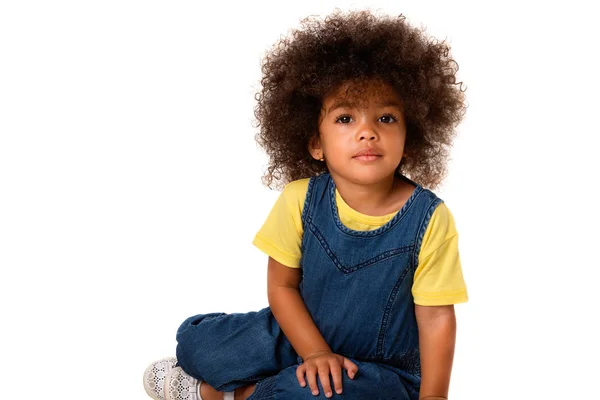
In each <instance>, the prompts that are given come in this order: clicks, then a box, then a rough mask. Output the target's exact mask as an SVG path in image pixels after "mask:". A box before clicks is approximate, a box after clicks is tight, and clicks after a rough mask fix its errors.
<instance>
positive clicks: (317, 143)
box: [308, 134, 323, 160]
mask: <svg viewBox="0 0 600 400" xmlns="http://www.w3.org/2000/svg"><path fill="white" fill-rule="evenodd" d="M308 151H309V152H310V155H311V156H312V158H314V159H315V160H321V159H322V158H323V150H322V149H321V139H320V138H319V135H318V134H314V135H313V136H312V137H311V138H310V139H309V141H308Z"/></svg>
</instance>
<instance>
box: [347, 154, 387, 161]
mask: <svg viewBox="0 0 600 400" xmlns="http://www.w3.org/2000/svg"><path fill="white" fill-rule="evenodd" d="M352 158H353V159H355V160H359V161H375V160H378V159H380V158H381V156H380V155H377V154H367V155H363V156H354V157H352Z"/></svg>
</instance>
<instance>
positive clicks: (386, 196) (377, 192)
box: [331, 174, 397, 216]
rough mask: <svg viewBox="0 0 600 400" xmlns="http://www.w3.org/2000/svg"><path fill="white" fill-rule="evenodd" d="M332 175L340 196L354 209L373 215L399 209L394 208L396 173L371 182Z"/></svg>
mask: <svg viewBox="0 0 600 400" xmlns="http://www.w3.org/2000/svg"><path fill="white" fill-rule="evenodd" d="M331 176H332V178H333V181H334V182H335V186H336V188H337V190H338V192H339V194H340V196H342V198H343V199H344V201H345V202H346V204H348V206H350V207H351V208H352V209H354V210H356V211H358V212H360V213H362V214H366V215H373V216H378V215H386V214H389V213H392V212H394V211H397V210H395V209H394V204H395V203H396V201H395V200H396V197H397V196H396V193H397V190H396V189H397V188H396V180H397V179H396V178H395V176H394V174H392V175H390V176H387V177H385V178H384V179H382V180H380V181H377V182H371V183H360V182H353V181H351V180H348V179H346V178H343V177H341V176H336V175H334V174H331Z"/></svg>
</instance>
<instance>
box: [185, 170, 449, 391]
mask: <svg viewBox="0 0 600 400" xmlns="http://www.w3.org/2000/svg"><path fill="white" fill-rule="evenodd" d="M401 178H402V179H404V180H406V181H408V182H410V183H411V184H413V185H414V186H415V189H414V191H413V193H412V194H411V196H410V197H409V199H408V200H407V201H406V203H405V204H404V206H403V207H402V208H401V209H400V211H399V212H398V213H397V214H396V215H395V216H394V217H393V218H392V219H391V220H390V221H388V222H387V223H386V224H385V225H383V226H381V227H379V228H377V229H375V230H371V231H355V230H352V229H349V228H347V227H346V226H345V225H343V224H342V222H341V221H340V218H339V214H338V210H337V206H336V202H335V183H334V181H333V179H332V178H331V175H330V174H329V173H324V174H321V175H319V176H316V177H313V178H311V179H310V181H309V184H308V191H307V194H306V200H305V203H304V209H303V212H302V224H303V227H304V235H303V238H302V258H301V260H300V265H301V267H302V281H301V283H300V293H301V295H302V298H303V300H304V302H305V304H306V307H307V308H308V311H309V312H310V315H311V316H312V319H313V321H314V322H315V324H316V326H317V327H318V329H319V331H320V332H321V334H322V335H323V337H324V338H325V341H326V342H327V343H328V344H329V346H330V348H331V350H332V351H333V352H334V353H336V354H340V355H343V356H345V357H347V358H349V359H350V360H351V361H352V362H354V363H355V364H356V365H357V366H358V372H357V374H356V376H355V378H354V379H350V378H348V376H347V374H346V371H345V370H343V371H342V385H343V393H342V394H341V395H338V394H336V393H335V391H334V392H333V397H332V398H335V397H340V398H347V399H356V400H359V399H360V400H371V399H373V400H375V399H382V400H383V399H386V400H387V399H397V400H418V397H419V386H420V381H421V376H420V375H421V372H420V358H419V338H418V330H417V322H416V318H415V312H414V302H413V297H412V293H411V288H412V285H413V276H414V273H415V270H416V267H417V261H418V255H419V250H420V247H421V243H422V239H423V235H424V233H425V230H426V229H427V225H428V223H429V220H430V219H431V215H432V214H433V212H434V210H435V208H436V206H437V205H439V204H440V203H441V202H442V200H441V199H440V198H438V197H437V196H436V195H435V194H434V193H433V192H431V191H430V190H428V189H425V188H423V187H422V186H420V185H418V184H417V183H415V182H413V181H411V180H409V179H408V178H406V177H404V176H401ZM177 342H178V344H177V359H178V364H179V365H180V366H181V367H182V369H183V370H184V371H185V372H187V373H188V374H190V375H192V376H194V377H195V378H197V379H201V380H203V381H206V382H207V383H208V384H209V385H211V386H212V387H214V388H215V389H216V390H218V391H231V390H234V389H235V388H237V387H240V386H244V385H247V384H248V383H253V382H256V383H257V385H256V388H255V390H254V393H253V394H252V395H251V396H250V397H249V398H248V399H249V400H259V399H274V400H275V399H277V400H280V399H281V400H295V399H315V398H318V399H326V398H327V397H325V394H324V392H323V388H322V386H321V382H320V380H319V378H318V377H317V382H318V386H319V395H318V396H313V395H312V393H311V391H310V388H309V387H308V385H306V387H301V386H300V384H299V383H298V380H297V378H296V368H297V367H298V365H299V364H301V363H302V359H301V358H300V357H299V356H298V354H297V353H296V352H295V351H294V349H293V347H292V346H291V344H290V342H289V341H288V340H287V338H286V337H285V335H284V334H283V332H282V330H281V328H280V327H279V325H278V323H277V321H276V320H275V318H274V317H273V314H272V312H271V310H270V308H269V307H267V308H264V309H262V310H260V311H257V312H249V313H233V314H226V313H211V314H200V315H196V316H193V317H190V318H188V319H186V320H185V321H184V322H183V324H182V325H181V326H180V327H179V329H178V331H177ZM332 389H333V383H332Z"/></svg>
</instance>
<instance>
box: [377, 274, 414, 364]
mask: <svg viewBox="0 0 600 400" xmlns="http://www.w3.org/2000/svg"><path fill="white" fill-rule="evenodd" d="M409 269H410V265H409V266H408V267H406V268H404V271H402V273H401V274H400V276H399V277H398V279H397V280H396V284H395V285H394V288H393V289H392V291H391V292H390V297H389V299H388V302H387V304H386V306H385V309H384V311H383V316H382V317H381V324H380V325H379V337H378V338H377V350H376V351H375V354H376V355H377V356H378V357H383V346H384V341H385V334H386V333H387V326H388V321H389V317H390V313H391V311H392V305H393V304H394V301H395V300H396V296H397V295H398V291H399V290H400V284H401V283H402V281H403V280H404V278H405V277H406V274H407V272H408V270H409Z"/></svg>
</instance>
